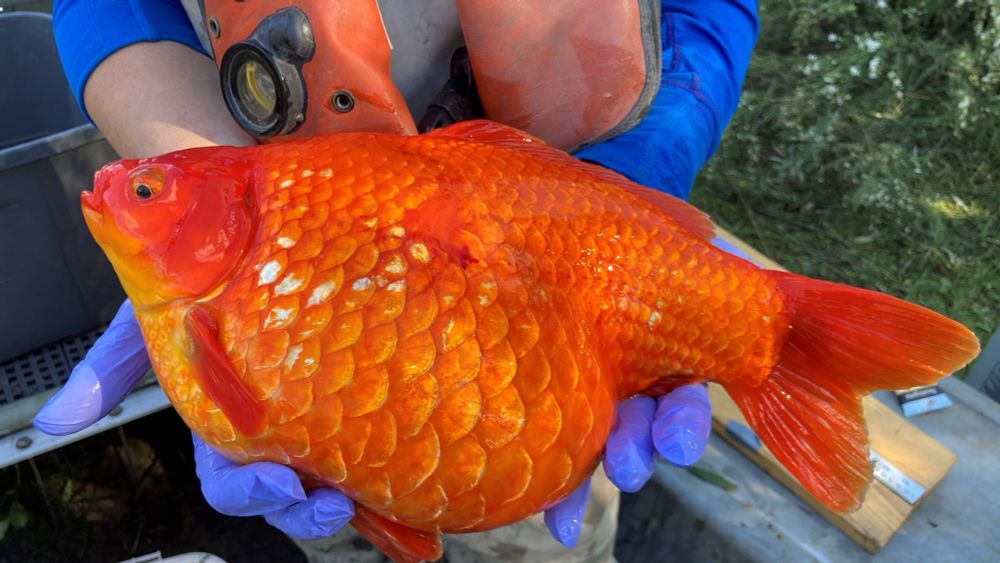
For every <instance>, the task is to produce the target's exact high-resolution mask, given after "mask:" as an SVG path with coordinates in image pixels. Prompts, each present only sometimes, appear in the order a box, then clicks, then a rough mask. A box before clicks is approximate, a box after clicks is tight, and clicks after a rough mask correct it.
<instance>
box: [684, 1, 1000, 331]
mask: <svg viewBox="0 0 1000 563" xmlns="http://www.w3.org/2000/svg"><path fill="white" fill-rule="evenodd" d="M760 12H761V17H762V25H761V34H760V37H759V40H758V43H757V47H756V49H755V52H754V57H753V60H752V62H751V65H750V71H749V73H748V75H747V79H746V82H745V84H744V92H743V97H742V99H741V107H740V110H739V111H738V112H737V114H736V116H735V118H734V119H733V122H732V123H731V124H730V126H729V128H728V130H727V131H726V133H725V136H724V138H723V142H722V145H721V146H720V148H719V151H718V152H717V153H716V155H715V157H713V159H712V160H711V161H710V162H709V163H708V164H707V165H706V167H705V169H704V170H703V171H702V174H701V175H700V177H699V178H698V181H697V183H696V186H695V189H694V191H693V195H692V201H693V203H695V204H696V205H698V206H699V207H701V208H702V209H705V210H707V211H708V212H710V213H711V214H712V215H713V216H714V219H715V220H716V221H717V222H718V223H719V224H720V225H723V226H725V227H727V228H729V229H730V230H732V231H733V232H735V233H736V234H737V235H738V236H740V237H741V238H743V239H744V240H746V241H747V242H749V243H751V244H753V245H755V246H757V247H758V248H759V249H760V250H762V251H763V252H765V254H767V255H769V256H770V257H772V258H774V259H775V260H777V261H778V262H780V263H781V264H782V265H784V266H785V267H787V268H789V269H791V270H793V271H796V272H800V273H804V274H807V275H810V276H814V277H819V278H824V279H829V280H833V281H839V282H844V283H849V284H853V285H857V286H861V287H867V288H871V289H877V290H880V291H884V292H887V293H890V294H893V295H896V296H899V297H902V298H904V299H908V300H910V301H914V302H916V303H920V304H922V305H925V306H928V307H931V308H932V309H935V310H937V311H939V312H941V313H943V314H946V315H948V316H951V317H953V318H955V319H957V320H959V321H961V322H962V323H964V324H965V325H966V326H968V327H970V328H971V329H973V330H974V331H975V332H976V333H977V335H978V336H979V337H980V339H981V340H983V341H984V342H985V340H986V339H988V338H989V336H990V335H991V334H992V333H993V332H994V331H995V330H996V329H997V328H998V325H1000V2H997V1H996V0H965V1H963V0H958V1H957V2H956V1H954V0H952V1H949V2H944V1H934V0H924V1H908V2H892V3H889V2H885V1H884V0H874V1H865V2H853V1H843V0H835V1H826V2H816V1H814V0H813V1H806V0H765V1H764V2H762V4H761V6H760Z"/></svg>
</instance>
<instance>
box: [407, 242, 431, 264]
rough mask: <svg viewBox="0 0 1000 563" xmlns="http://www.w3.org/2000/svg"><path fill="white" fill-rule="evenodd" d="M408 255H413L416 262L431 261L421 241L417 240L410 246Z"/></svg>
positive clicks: (429, 254) (424, 262)
mask: <svg viewBox="0 0 1000 563" xmlns="http://www.w3.org/2000/svg"><path fill="white" fill-rule="evenodd" d="M410 256H413V258H414V259H415V260H416V261H417V262H420V263H422V264H426V263H428V262H430V261H431V253H430V251H429V250H427V247H426V246H424V243H422V242H417V243H414V244H413V245H412V246H410Z"/></svg>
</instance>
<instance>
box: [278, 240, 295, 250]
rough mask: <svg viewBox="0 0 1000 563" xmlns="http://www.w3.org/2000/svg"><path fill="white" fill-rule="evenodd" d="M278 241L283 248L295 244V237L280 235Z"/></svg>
mask: <svg viewBox="0 0 1000 563" xmlns="http://www.w3.org/2000/svg"><path fill="white" fill-rule="evenodd" d="M276 242H277V243H278V246H280V247H281V248H291V247H293V246H295V239H293V238H292V237H278V240H277V241H276Z"/></svg>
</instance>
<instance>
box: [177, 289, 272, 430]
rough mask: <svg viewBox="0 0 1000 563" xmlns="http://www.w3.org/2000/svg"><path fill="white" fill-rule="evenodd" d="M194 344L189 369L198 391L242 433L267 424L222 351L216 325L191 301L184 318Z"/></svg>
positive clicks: (208, 312)
mask: <svg viewBox="0 0 1000 563" xmlns="http://www.w3.org/2000/svg"><path fill="white" fill-rule="evenodd" d="M184 326H185V328H187V331H188V336H189V337H190V339H191V343H192V344H193V348H194V355H193V358H192V360H193V361H192V370H193V372H194V376H195V380H196V381H197V382H198V385H199V386H200V387H201V389H202V391H204V392H205V394H206V395H208V398H209V399H211V400H212V402H213V403H215V404H216V406H218V407H219V409H220V410H221V411H222V413H223V414H225V415H226V418H228V419H229V422H230V423H231V424H232V425H233V428H234V429H235V430H236V431H237V432H239V433H240V434H243V435H245V436H255V435H257V434H260V433H261V432H263V431H264V428H265V426H266V424H267V418H266V413H265V412H264V405H263V404H262V403H261V402H260V401H259V400H257V398H256V397H254V396H253V394H252V393H251V392H250V389H249V387H247V384H246V382H245V381H243V379H242V378H241V377H240V375H239V373H237V372H236V368H235V367H233V363H232V362H231V361H230V360H229V357H228V356H227V355H226V351H225V349H224V348H223V347H222V343H221V342H220V341H219V329H218V325H217V324H216V321H215V319H214V318H213V317H212V314H211V312H210V311H209V309H208V308H207V307H205V306H201V305H195V306H194V307H192V308H191V310H190V311H188V314H187V316H186V318H185V319H184Z"/></svg>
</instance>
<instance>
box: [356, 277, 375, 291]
mask: <svg viewBox="0 0 1000 563" xmlns="http://www.w3.org/2000/svg"><path fill="white" fill-rule="evenodd" d="M371 286H372V280H370V279H368V278H358V279H357V280H356V281H355V282H354V284H353V285H351V289H353V290H354V291H364V290H366V289H368V288H369V287H371Z"/></svg>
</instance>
